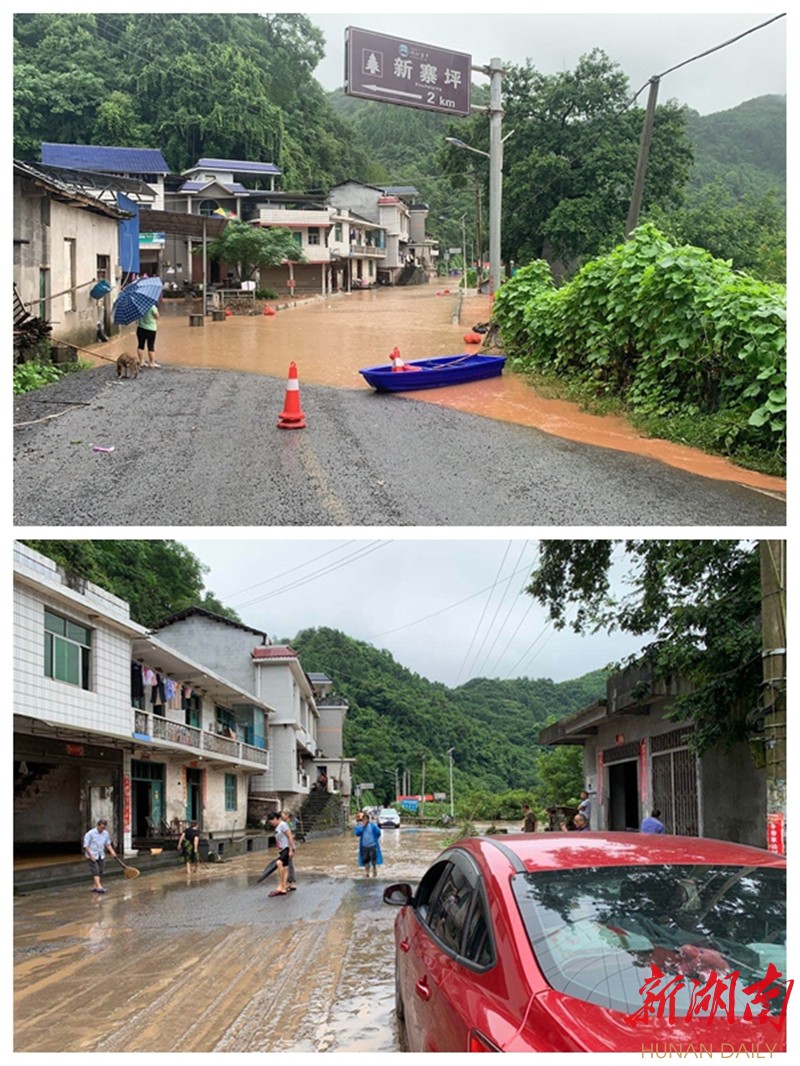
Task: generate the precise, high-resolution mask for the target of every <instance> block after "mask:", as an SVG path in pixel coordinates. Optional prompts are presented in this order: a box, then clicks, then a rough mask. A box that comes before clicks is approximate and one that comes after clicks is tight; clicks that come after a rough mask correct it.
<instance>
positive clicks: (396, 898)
mask: <svg viewBox="0 0 800 1066" xmlns="http://www.w3.org/2000/svg"><path fill="white" fill-rule="evenodd" d="M413 896H414V890H413V888H412V887H411V885H409V884H406V882H405V881H402V882H400V883H399V884H396V885H389V887H388V888H385V889H384V890H383V902H384V903H388V904H389V906H390V907H406V906H408V904H409V903H410V902H411V900H412V898H413Z"/></svg>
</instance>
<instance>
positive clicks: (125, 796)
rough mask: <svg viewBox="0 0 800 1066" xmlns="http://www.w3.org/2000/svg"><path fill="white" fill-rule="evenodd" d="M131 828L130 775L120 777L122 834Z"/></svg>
mask: <svg viewBox="0 0 800 1066" xmlns="http://www.w3.org/2000/svg"><path fill="white" fill-rule="evenodd" d="M130 828H131V775H130V774H123V775H122V832H123V833H128V832H129V831H130Z"/></svg>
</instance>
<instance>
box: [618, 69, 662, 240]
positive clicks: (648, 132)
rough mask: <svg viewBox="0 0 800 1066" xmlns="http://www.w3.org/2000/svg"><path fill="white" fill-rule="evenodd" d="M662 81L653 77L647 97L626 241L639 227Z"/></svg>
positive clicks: (626, 224)
mask: <svg viewBox="0 0 800 1066" xmlns="http://www.w3.org/2000/svg"><path fill="white" fill-rule="evenodd" d="M660 80H661V79H660V78H658V77H657V76H655V75H654V76H653V77H652V78H651V79H650V95H649V96H648V97H647V111H646V113H645V117H644V126H642V136H641V139H640V140H639V158H638V160H637V161H636V176H635V178H634V179H633V192H632V193H631V204H630V208H629V209H628V221H627V222H626V223H625V240H628V238H629V237H630V235H631V234H632V233H633V231H634V230H635V229H636V227H637V226H638V225H639V212H640V211H641V209H642V196H643V194H644V179H645V175H646V174H647V162H648V159H649V157H650V141H651V140H652V137H653V123H654V121H655V116H656V100H657V99H658V85H659V81H660Z"/></svg>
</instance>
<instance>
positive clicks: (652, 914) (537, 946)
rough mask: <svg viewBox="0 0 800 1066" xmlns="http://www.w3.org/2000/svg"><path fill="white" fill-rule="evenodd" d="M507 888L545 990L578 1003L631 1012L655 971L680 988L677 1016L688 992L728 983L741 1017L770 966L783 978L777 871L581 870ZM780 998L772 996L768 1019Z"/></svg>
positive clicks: (782, 886)
mask: <svg viewBox="0 0 800 1066" xmlns="http://www.w3.org/2000/svg"><path fill="white" fill-rule="evenodd" d="M513 887H514V893H515V895H516V898H517V902H518V905H519V909H520V913H521V915H522V918H523V921H524V923H525V928H526V930H527V933H528V937H529V939H530V942H531V946H532V947H533V950H534V952H535V954H536V958H537V961H538V963H539V965H540V967H541V969H542V972H543V973H544V976H545V978H546V980H547V981H548V982H549V984H550V985H551V986H552V987H553V988H555V989H557V990H559V991H561V992H566V993H568V994H569V995H571V996H575V997H577V998H579V999H582V1000H585V1001H586V1002H590V1003H597V1004H598V1005H600V1006H605V1007H611V1008H612V1009H615V1010H622V1011H625V1012H626V1013H628V1012H629V1013H632V1012H635V1011H637V1010H640V1009H641V1008H642V1006H643V1002H644V1001H643V998H642V988H643V986H644V985H645V982H646V981H647V980H648V979H650V977H651V976H652V973H653V971H652V967H653V966H654V965H655V966H657V967H658V968H659V969H660V970H661V971H662V972H663V973H664V974H667V975H675V976H678V977H680V978H683V982H682V988H681V990H680V991H679V992H678V993H677V994H676V996H675V1006H676V1009H678V1010H683V1009H685V1008H688V1006H689V1003H690V997H691V995H692V989H693V988H694V983H695V982H697V981H701V982H703V981H707V980H708V979H709V975H710V974H711V973H715V974H717V975H718V976H726V975H731V974H733V973H737V974H738V975H739V977H738V979H737V981H736V982H735V983H734V984H733V985H732V986H731V987H732V988H733V989H734V991H735V996H734V1000H735V1005H734V1012H735V1013H736V1014H739V1015H741V1014H743V1013H744V1011H745V1008H746V1007H747V1006H750V1008H751V1009H752V1008H753V1003H752V1000H751V999H750V998H749V997H748V996H746V995H745V994H744V991H743V990H744V989H745V988H746V987H747V986H748V985H751V984H754V983H755V982H758V981H761V980H763V978H764V977H765V974H766V971H767V968H768V966H769V964H770V963H772V965H773V966H775V967H776V968H777V970H778V971H779V972H780V973H781V974H783V975H785V974H786V946H785V945H786V882H785V871H784V870H781V869H777V868H769V867H764V868H758V867H738V866H724V867H723V866H713V867H712V866H693V865H687V866H681V865H677V864H672V865H663V866H658V867H652V866H639V867H637V866H632V867H631V866H628V867H590V868H583V869H580V868H579V869H567V870H553V871H543V872H540V873H525V874H519V875H516V876H515V877H514V879H513ZM676 983H678V982H676ZM710 998H711V997H709V999H710ZM783 998H784V993H782V992H780V991H778V994H777V995H776V997H775V998H774V999H773V1000H772V1004H771V1005H772V1008H773V1009H774V1010H776V1011H780V1009H781V1004H782V1002H783ZM756 1011H758V1008H756Z"/></svg>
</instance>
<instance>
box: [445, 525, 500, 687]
mask: <svg viewBox="0 0 800 1066" xmlns="http://www.w3.org/2000/svg"><path fill="white" fill-rule="evenodd" d="M510 549H511V541H509V542H508V543H507V544H506V550H505V552H504V553H503V558H502V560H501V561H500V565H499V566H498V568H497V573H496V574H495V576H494V583H493V585H492V588H491V592H490V593H489V595H488V596H487V597H486V603H485V604H484V605H483V610H482V611H481V616H480V618H479V619H478V623H477V625H476V626H475V629H474V631H473V633H472V639H471V640H470V642H469V647H468V648H467V650H466V652H465V654H464V661H463V662H462V664H461V666H460V667H459V670H458V673H457V674H456V684H458V682H459V679H460V678H461V674H462V672H463V670H464V668H465V667H466V665H467V659H469V656H470V652H471V651H472V645H473V644H474V643H475V638H476V637H477V635H478V632H479V631H480V628H481V626H482V625H483V619H484V617H485V616H486V612H487V610H488V609H489V602H490V600H491V598H492V593H493V592H494V590H495V589H496V588H497V582H498V581H499V580H500V574H501V573H502V570H503V567H504V566H505V562H506V559H507V557H508V553H509V551H510ZM509 580H510V578H509ZM500 602H501V603H502V602H503V601H502V600H501V601H500ZM483 639H484V641H485V640H486V637H484V638H483ZM481 647H483V645H481Z"/></svg>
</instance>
